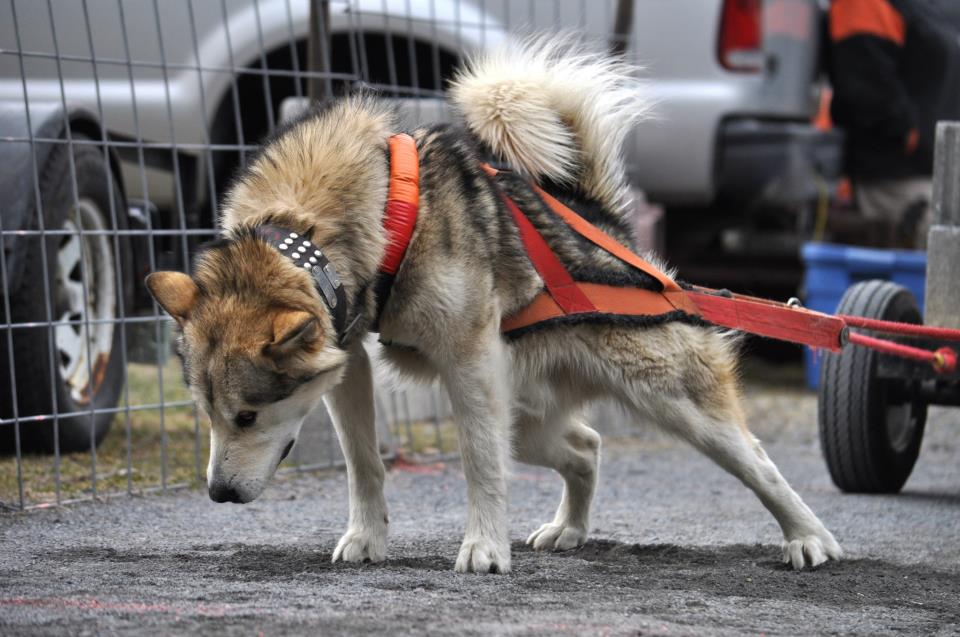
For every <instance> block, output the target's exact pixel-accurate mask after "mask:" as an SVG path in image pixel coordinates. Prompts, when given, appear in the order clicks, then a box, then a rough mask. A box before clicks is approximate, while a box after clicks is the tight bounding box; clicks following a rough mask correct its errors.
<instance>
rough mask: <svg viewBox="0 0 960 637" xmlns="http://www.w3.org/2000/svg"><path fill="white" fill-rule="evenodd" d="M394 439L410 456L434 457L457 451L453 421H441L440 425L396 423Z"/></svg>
mask: <svg viewBox="0 0 960 637" xmlns="http://www.w3.org/2000/svg"><path fill="white" fill-rule="evenodd" d="M390 429H391V433H392V434H393V436H394V439H395V440H397V441H398V442H399V444H400V448H401V449H402V450H403V453H405V454H406V455H408V456H412V457H421V456H434V455H438V454H448V453H454V452H456V451H457V449H458V446H457V444H458V443H457V428H456V426H455V425H454V423H453V421H451V420H449V419H448V420H441V421H440V423H439V425H437V424H436V423H434V422H433V421H432V420H420V421H414V422H411V423H410V424H409V426H408V425H407V423H406V422H399V423H394V424H393V425H392V426H391V428H390Z"/></svg>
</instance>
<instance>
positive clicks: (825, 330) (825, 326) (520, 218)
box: [377, 135, 846, 351]
mask: <svg viewBox="0 0 960 637" xmlns="http://www.w3.org/2000/svg"><path fill="white" fill-rule="evenodd" d="M482 168H483V170H484V171H485V172H486V173H487V174H488V175H489V176H490V177H493V178H495V177H496V176H497V175H498V174H499V171H498V170H497V169H495V168H492V167H491V166H488V165H486V164H482ZM531 187H532V188H533V189H534V191H535V192H536V193H537V194H538V195H539V196H540V197H541V198H542V200H543V201H544V203H546V204H547V206H548V207H549V208H550V209H551V210H552V211H553V212H554V213H555V214H556V215H557V216H558V217H559V218H560V219H562V220H563V221H564V222H565V223H566V224H567V225H568V226H569V227H570V228H571V229H572V230H573V231H574V232H576V233H577V234H579V235H580V236H582V237H584V238H585V239H587V240H589V241H591V242H592V243H594V244H595V245H597V246H598V247H600V248H602V249H603V250H605V251H607V252H608V253H609V254H611V255H613V256H615V257H617V258H619V259H620V260H622V261H623V262H624V263H627V264H629V265H631V266H633V267H635V268H637V269H638V270H640V271H641V272H644V273H646V274H647V275H649V276H650V277H652V278H653V279H654V280H656V281H657V282H658V283H659V285H660V289H659V290H645V289H641V288H632V287H618V286H613V285H604V284H600V283H583V282H578V281H574V280H573V277H571V275H570V273H569V272H567V269H566V268H565V267H564V266H563V264H562V263H561V262H560V260H559V259H558V258H557V256H556V255H555V254H554V253H553V251H552V250H551V249H550V246H549V245H548V244H547V242H546V241H545V240H544V238H543V237H542V236H541V235H540V233H539V232H538V231H537V229H536V228H535V227H534V225H533V224H532V223H531V222H530V220H529V219H528V218H527V216H526V215H525V214H524V213H523V211H522V210H520V208H519V207H518V206H517V204H516V203H515V202H514V201H513V200H512V199H510V198H509V197H508V196H506V193H504V192H503V191H502V190H499V192H500V196H501V198H502V200H503V203H504V205H505V206H506V207H507V209H508V210H509V211H510V214H511V215H512V216H513V219H514V221H516V223H517V228H518V229H519V231H520V238H521V239H522V241H523V244H524V247H525V248H526V251H527V255H528V257H529V258H530V261H531V263H533V265H534V267H535V268H536V270H537V272H538V274H539V275H540V277H541V278H542V279H543V282H544V287H545V290H544V291H543V292H541V293H540V294H538V295H537V296H536V297H534V299H533V301H531V302H530V304H529V305H527V306H526V307H525V308H523V309H522V310H520V311H519V312H517V313H516V314H513V315H512V316H508V317H506V318H505V319H504V320H503V321H502V323H501V331H502V332H504V333H506V334H509V333H510V332H515V331H517V330H520V329H522V328H525V327H530V326H532V325H536V324H538V323H543V322H546V321H550V320H552V319H556V318H560V317H563V316H571V315H584V316H590V315H594V316H597V317H601V316H644V317H657V316H663V315H666V314H671V313H675V312H677V313H679V312H683V313H685V314H686V315H687V316H692V317H699V318H701V319H703V320H705V321H707V322H710V323H713V324H714V325H719V326H722V327H729V328H733V329H737V330H742V331H745V332H750V333H751V334H756V335H758V336H767V337H770V338H777V339H780V340H785V341H791V342H794V343H801V344H804V345H809V346H811V347H817V348H823V349H827V350H830V351H839V349H840V347H841V346H842V343H843V342H844V339H845V336H844V335H845V333H846V326H845V323H844V321H843V319H841V318H838V317H835V316H829V315H826V314H821V313H820V312H813V311H810V310H806V309H804V308H797V307H790V306H787V305H785V304H782V303H776V302H774V301H767V300H764V299H758V298H754V297H748V296H743V295H739V294H731V293H730V292H726V291H717V290H709V289H707V288H701V287H697V286H689V287H686V288H681V287H680V286H679V285H678V284H677V282H676V281H674V280H673V279H671V278H670V277H669V276H667V275H666V274H664V273H663V272H661V271H660V270H658V269H657V268H655V267H654V266H653V265H651V264H650V263H648V262H647V261H646V260H645V259H643V258H641V257H640V256H638V255H636V254H634V253H633V252H632V251H631V250H629V249H628V248H626V247H625V246H624V245H622V244H621V243H620V242H618V241H617V240H616V239H614V238H613V237H611V236H610V235H608V234H606V233H605V232H603V231H602V230H600V229H599V228H597V227H596V226H594V225H592V224H590V223H589V222H587V221H586V220H585V219H584V218H583V217H581V216H580V215H578V214H577V213H576V212H574V211H573V210H571V209H570V208H568V207H567V206H565V205H564V204H563V203H561V202H560V201H558V200H557V199H556V198H554V197H552V196H551V195H550V194H548V193H546V192H545V191H544V190H543V189H541V188H539V187H537V186H536V185H531ZM418 189H419V158H418V156H417V147H416V143H415V142H414V140H413V138H411V137H410V136H409V135H395V136H393V137H391V138H390V190H389V195H388V197H387V206H386V214H385V216H384V222H383V223H384V228H385V229H386V231H387V237H388V249H387V253H386V255H385V257H384V260H383V263H382V264H381V265H380V278H379V281H378V282H377V300H378V306H379V308H380V310H382V309H383V306H384V304H385V302H386V299H387V297H388V295H389V292H390V284H391V283H392V281H393V277H394V275H395V274H396V272H397V269H398V268H399V267H400V264H401V262H402V261H403V256H404V254H406V250H407V246H408V245H409V243H410V239H411V237H412V236H413V230H414V227H415V226H416V221H417V206H418V203H419V194H418Z"/></svg>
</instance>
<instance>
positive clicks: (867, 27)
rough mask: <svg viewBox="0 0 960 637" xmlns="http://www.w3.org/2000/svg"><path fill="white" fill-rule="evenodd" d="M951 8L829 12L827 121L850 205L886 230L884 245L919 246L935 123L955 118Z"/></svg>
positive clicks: (882, 6)
mask: <svg viewBox="0 0 960 637" xmlns="http://www.w3.org/2000/svg"><path fill="white" fill-rule="evenodd" d="M950 6H951V3H950V2H944V1H943V0H940V1H939V2H938V1H937V0H833V1H832V2H831V5H830V15H829V32H830V52H829V60H828V69H829V73H830V81H831V84H832V85H833V102H832V105H831V116H832V118H833V121H834V123H835V124H836V125H838V126H840V127H841V128H843V129H844V131H845V133H846V140H847V141H846V149H845V151H846V169H847V174H848V175H850V177H851V179H852V181H853V184H854V195H855V198H856V203H857V207H858V209H859V210H860V211H861V213H862V214H863V215H864V217H866V218H869V219H875V220H880V221H884V222H886V223H887V225H888V227H889V228H890V229H891V233H890V241H889V243H890V244H891V247H914V246H923V245H925V241H926V230H927V226H928V224H929V221H928V218H929V205H930V198H931V190H932V182H931V175H932V173H933V149H934V140H935V136H936V123H937V121H938V120H941V119H960V39H958V32H960V29H958V28H957V25H956V24H951V18H952V17H954V16H952V15H951V13H952V12H954V9H952V8H950ZM956 18H960V16H956Z"/></svg>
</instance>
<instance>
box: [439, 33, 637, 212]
mask: <svg viewBox="0 0 960 637" xmlns="http://www.w3.org/2000/svg"><path fill="white" fill-rule="evenodd" d="M639 89H640V85H639V83H638V81H637V80H636V79H634V77H633V68H632V67H630V66H629V65H627V64H625V63H622V62H619V61H617V60H615V59H613V58H611V57H609V56H607V55H606V54H604V53H599V52H596V51H590V50H588V49H587V48H586V47H585V46H584V44H583V42H582V41H580V40H579V39H577V38H575V37H572V36H569V35H565V36H557V35H544V36H540V37H537V38H532V39H527V40H524V41H521V42H513V43H510V44H508V45H506V46H505V47H502V48H500V49H498V50H496V51H494V52H491V53H486V54H483V55H482V56H480V57H479V58H477V59H474V60H473V61H471V62H470V63H469V64H468V66H467V68H466V70H464V71H463V72H461V73H460V74H459V75H458V76H457V77H456V78H455V79H454V81H453V84H452V87H451V97H452V100H453V103H454V104H455V106H456V107H457V109H458V110H459V111H460V113H461V114H462V115H463V117H464V119H465V120H466V124H467V126H468V127H469V128H470V130H471V131H472V132H473V133H474V134H475V135H477V137H479V138H480V139H481V140H482V141H483V142H484V143H485V144H487V145H488V146H489V147H490V149H491V150H492V151H493V152H494V153H496V154H497V155H498V156H500V157H501V158H502V159H504V160H505V161H507V162H508V163H509V164H510V165H511V166H513V168H515V169H516V170H519V171H522V172H524V173H526V174H527V175H529V176H530V177H532V178H533V179H536V180H540V179H544V178H545V179H550V180H552V181H554V182H556V183H559V184H563V185H567V186H571V187H576V188H577V189H579V190H580V191H582V192H583V193H584V194H586V195H587V196H589V197H592V198H594V199H596V200H598V201H599V202H600V203H601V204H603V205H605V206H607V207H608V209H610V210H614V211H619V210H620V209H621V208H622V206H623V205H624V203H625V201H626V181H625V178H624V171H623V162H622V160H621V155H620V150H621V146H622V145H623V140H624V138H625V137H626V135H627V133H628V132H629V130H630V128H631V126H632V125H633V124H634V123H635V122H636V121H637V120H639V119H641V118H642V117H643V116H644V115H645V114H646V113H647V112H648V110H649V108H648V104H647V103H646V102H645V100H644V99H643V97H642V95H641V91H640V90H639Z"/></svg>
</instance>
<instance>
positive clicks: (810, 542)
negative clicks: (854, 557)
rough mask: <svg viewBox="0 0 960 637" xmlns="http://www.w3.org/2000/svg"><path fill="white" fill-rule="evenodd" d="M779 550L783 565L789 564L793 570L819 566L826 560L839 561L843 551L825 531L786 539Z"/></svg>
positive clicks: (828, 532) (821, 530)
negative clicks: (781, 551) (781, 552)
mask: <svg viewBox="0 0 960 637" xmlns="http://www.w3.org/2000/svg"><path fill="white" fill-rule="evenodd" d="M781 549H782V550H783V562H784V564H790V565H791V566H793V568H794V569H795V570H800V569H802V568H803V567H804V566H819V565H821V564H823V563H824V562H826V561H827V560H839V559H840V558H841V557H842V556H843V549H841V548H840V545H839V544H838V543H837V541H836V540H835V539H834V538H833V535H832V534H831V533H830V531H828V530H826V529H820V530H819V531H817V532H814V533H809V534H806V535H799V534H798V535H796V536H793V537H788V538H786V539H784V541H783V544H782V545H781Z"/></svg>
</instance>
